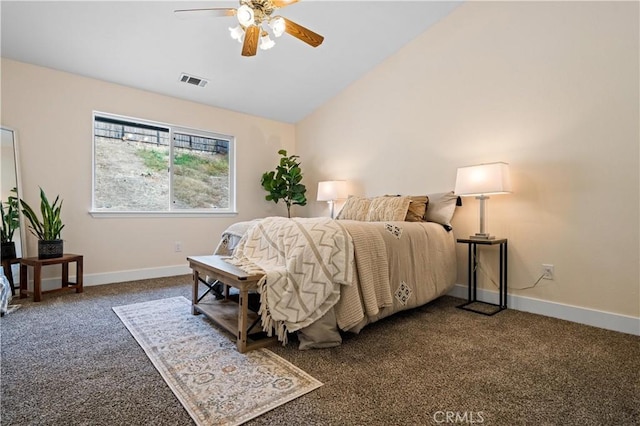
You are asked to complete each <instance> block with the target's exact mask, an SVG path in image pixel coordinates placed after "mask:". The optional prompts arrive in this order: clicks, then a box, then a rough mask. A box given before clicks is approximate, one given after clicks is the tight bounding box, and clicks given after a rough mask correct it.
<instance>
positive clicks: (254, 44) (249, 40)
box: [242, 25, 260, 56]
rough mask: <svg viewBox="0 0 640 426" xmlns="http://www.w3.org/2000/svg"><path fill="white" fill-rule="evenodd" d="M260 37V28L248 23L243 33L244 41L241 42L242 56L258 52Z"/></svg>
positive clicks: (253, 54)
mask: <svg viewBox="0 0 640 426" xmlns="http://www.w3.org/2000/svg"><path fill="white" fill-rule="evenodd" d="M259 39H260V29H259V28H258V26H257V25H250V26H248V27H247V29H246V30H245V33H244V43H243V44H242V56H255V54H256V52H258V40H259Z"/></svg>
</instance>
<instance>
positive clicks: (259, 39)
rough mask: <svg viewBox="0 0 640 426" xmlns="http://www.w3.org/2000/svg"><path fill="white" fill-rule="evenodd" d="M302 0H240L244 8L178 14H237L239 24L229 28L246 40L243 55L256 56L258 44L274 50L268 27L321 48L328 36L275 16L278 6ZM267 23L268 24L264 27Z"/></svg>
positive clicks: (240, 38) (240, 40)
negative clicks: (325, 36)
mask: <svg viewBox="0 0 640 426" xmlns="http://www.w3.org/2000/svg"><path fill="white" fill-rule="evenodd" d="M298 1H299V0H240V7H238V8H237V9H230V8H218V7H216V8H209V9H182V10H176V11H175V13H181V14H182V13H184V12H199V13H203V12H204V13H207V14H208V15H213V16H222V17H225V16H235V17H236V18H237V20H238V25H237V26H235V27H229V33H230V35H231V38H232V39H234V40H237V41H238V42H239V43H242V56H254V55H255V54H256V53H257V51H258V46H259V47H260V49H262V50H268V49H271V48H272V47H273V46H275V44H276V43H275V41H273V39H272V38H271V37H270V36H269V32H268V31H267V29H270V30H271V33H272V34H273V35H274V36H275V37H280V36H281V35H282V34H284V33H287V34H289V35H292V36H293V37H295V38H297V39H298V40H301V41H303V42H305V43H307V44H308V45H310V46H312V47H318V46H320V45H321V44H322V42H323V41H324V37H323V36H321V35H320V34H317V33H315V32H313V31H311V30H309V29H307V28H305V27H303V26H302V25H299V24H296V23H295V22H292V21H290V20H288V19H286V18H283V17H282V16H271V15H272V14H273V12H274V11H275V10H276V9H281V8H283V7H285V6H288V5H290V4H293V3H297V2H298ZM263 24H266V26H263Z"/></svg>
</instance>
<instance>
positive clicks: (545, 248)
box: [296, 2, 640, 317]
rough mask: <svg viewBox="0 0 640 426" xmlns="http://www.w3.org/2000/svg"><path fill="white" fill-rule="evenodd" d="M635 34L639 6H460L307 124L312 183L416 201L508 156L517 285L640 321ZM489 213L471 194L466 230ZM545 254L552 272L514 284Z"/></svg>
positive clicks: (501, 202)
mask: <svg viewBox="0 0 640 426" xmlns="http://www.w3.org/2000/svg"><path fill="white" fill-rule="evenodd" d="M638 31H639V25H638V3H637V2H633V3H629V2H627V3H606V2H602V3H594V2H565V3H556V2H523V3H514V2H475V3H467V4H464V5H462V6H461V7H459V8H458V9H457V10H455V11H454V12H453V13H452V14H451V15H449V16H448V17H447V18H445V19H444V20H443V21H441V22H440V23H438V24H437V25H436V26H435V27H433V28H431V29H430V30H428V31H427V32H425V33H424V34H422V35H421V36H420V37H418V38H417V39H416V40H414V41H413V42H411V43H410V44H409V45H407V46H406V47H405V48H403V49H402V50H401V51H400V52H399V53H397V54H396V55H394V56H393V57H391V58H390V59H388V60H387V61H385V62H383V63H382V64H381V65H380V66H378V67H377V68H376V69H374V70H373V71H371V72H370V73H369V74H368V75H366V76H365V77H364V78H362V79H360V80H359V81H357V82H356V83H354V84H353V85H351V86H350V87H349V88H348V89H347V90H345V91H344V92H343V93H341V94H340V95H339V96H337V97H336V98H334V99H333V100H331V101H330V102H328V103H327V104H325V105H324V106H323V107H321V108H320V109H318V110H316V111H315V112H314V113H313V114H312V115H310V116H309V117H307V118H306V119H305V120H303V121H301V122H300V123H298V125H297V126H296V144H297V153H298V154H299V155H301V157H302V160H303V163H304V166H305V170H306V173H307V182H308V183H311V186H313V185H315V182H317V181H319V180H325V179H347V180H349V181H351V183H352V193H358V194H363V195H367V196H372V195H380V194H385V193H403V194H412V195H413V194H422V193H425V192H437V191H443V190H451V189H453V188H454V184H455V175H456V168H457V167H460V166H465V165H470V164H477V163H482V162H493V161H506V162H508V163H510V168H511V173H512V180H513V186H514V193H513V194H512V195H504V196H495V197H492V198H491V200H490V201H489V231H490V232H491V233H492V234H495V235H499V236H504V237H507V238H509V285H510V286H511V288H510V294H512V295H519V296H525V297H530V298H535V299H542V300H546V301H552V302H556V303H558V304H568V305H574V306H578V307H584V308H589V309H594V310H601V311H605V312H612V313H617V314H621V315H629V316H634V317H638V316H640V292H639V276H640V272H639V260H640V242H639V232H640V230H639V223H640V219H639V206H640V200H639V196H640V195H639V194H640V188H639V180H640V179H639V155H640V154H639V138H638V131H639V118H638V117H639V113H640V111H639V107H638V90H639V87H638V85H639V83H638V79H639V71H638V64H639V58H638V55H639V54H638V51H639V43H638V33H639V32H638ZM311 192H312V193H313V194H312V196H311V197H310V198H311V199H313V198H314V196H315V195H314V194H315V188H312V191H311ZM477 208H478V205H477V201H476V200H475V199H473V198H467V199H465V200H464V206H463V207H461V208H459V209H458V211H457V213H456V216H455V219H454V226H455V232H456V235H457V236H468V235H470V234H472V233H474V232H476V231H477V228H478V224H477V218H478V210H477ZM306 211H307V213H308V214H327V208H326V204H325V203H318V202H312V203H310V205H309V207H308V208H307V210H306ZM465 250H466V246H464V247H463V246H459V247H458V261H459V262H458V283H466V277H467V272H466V258H467V256H466V251H465ZM481 260H482V264H483V265H484V269H485V270H487V271H488V274H489V275H492V274H495V273H496V269H497V268H496V266H495V256H493V255H489V254H486V251H483V254H482V255H481ZM542 263H551V264H554V265H555V275H556V279H555V280H554V281H545V280H543V281H541V282H540V283H539V284H538V286H537V287H536V288H533V289H528V290H516V289H515V288H516V287H527V286H530V285H532V284H533V282H535V280H536V279H537V278H538V277H539V276H540V273H541V272H540V270H541V264H542ZM480 275H481V277H480V279H481V280H482V281H483V282H482V285H483V287H485V288H487V289H495V288H494V287H493V286H492V285H491V284H490V283H488V280H487V279H486V278H485V274H484V273H481V274H480Z"/></svg>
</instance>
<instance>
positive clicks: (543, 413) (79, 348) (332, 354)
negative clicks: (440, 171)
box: [0, 276, 640, 425]
mask: <svg viewBox="0 0 640 426" xmlns="http://www.w3.org/2000/svg"><path fill="white" fill-rule="evenodd" d="M189 280H190V277H189V276H181V277H172V278H165V279H157V280H143V281H136V282H130V283H119V284H112V285H104V286H97V287H87V288H85V292H84V293H83V294H75V293H72V292H70V293H68V294H56V295H53V296H49V295H45V297H44V301H43V302H41V303H33V302H30V301H25V300H24V299H23V300H22V301H20V300H17V299H16V300H14V302H15V303H21V304H22V305H23V306H22V307H21V308H20V309H18V310H16V311H15V312H12V313H11V314H9V315H7V316H5V317H4V318H2V319H1V320H0V327H1V339H2V340H1V355H2V359H1V365H0V367H1V376H0V379H1V382H0V391H1V394H0V398H1V399H0V403H1V412H0V413H1V416H2V417H1V419H0V422H1V423H2V424H3V425H5V424H6V425H192V424H193V423H192V421H191V419H190V417H189V415H188V414H187V413H186V411H184V409H183V408H182V405H181V404H180V402H178V400H177V399H176V398H175V397H174V395H173V393H172V392H171V390H169V387H168V386H167V385H166V384H165V383H164V381H163V380H162V378H161V377H160V375H159V373H158V372H157V371H156V369H155V368H154V367H153V365H152V364H151V362H150V361H149V360H148V359H147V357H146V355H145V354H144V352H143V350H142V349H141V348H140V347H139V346H138V344H137V343H136V341H135V340H134V339H133V337H132V336H131V335H130V334H129V332H128V331H127V329H126V328H125V327H124V325H123V324H122V323H121V322H120V320H119V319H118V318H117V316H116V315H115V314H114V313H113V311H112V310H111V307H112V306H117V305H124V304H130V303H136V302H142V301H147V300H154V299H160V298H164V297H172V296H180V295H182V296H185V297H187V298H190V284H189ZM460 302H461V301H460V300H459V299H454V298H451V297H444V298H441V299H439V300H437V301H435V302H433V303H431V304H429V305H426V306H424V307H422V308H419V309H415V310H413V311H410V312H406V313H401V314H398V315H395V316H394V317H392V318H388V319H386V320H383V321H380V322H378V323H376V324H373V325H370V326H369V327H367V328H365V329H364V330H363V331H362V333H361V334H360V335H348V336H346V337H345V341H344V343H343V345H342V346H340V347H337V348H332V349H324V350H312V351H299V350H298V349H296V346H295V340H294V341H292V342H290V343H289V345H288V346H287V347H281V346H273V347H271V349H272V350H273V351H274V352H275V353H277V354H278V355H280V356H282V357H284V358H285V359H287V360H289V361H291V362H292V363H293V364H295V365H297V366H298V367H300V368H302V369H303V370H305V371H306V372H308V373H309V374H311V375H313V376H314V377H316V378H317V379H318V380H320V381H322V382H323V383H324V386H322V387H321V388H319V389H317V390H315V391H313V392H311V393H309V394H307V395H304V396H302V397H300V398H298V399H296V400H294V401H292V402H290V403H288V404H285V405H284V406H281V407H278V408H276V409H275V410H273V411H270V412H268V413H266V414H264V415H262V416H260V417H258V418H257V419H255V420H253V421H250V422H249V423H247V424H248V425H428V424H447V423H446V422H445V421H446V420H447V419H449V420H450V422H449V424H450V423H453V422H455V421H457V422H458V423H467V424H469V423H483V424H488V425H494V424H496V425H516V424H531V425H543V424H546V425H633V424H640V368H639V367H640V338H639V337H637V336H631V335H626V334H621V333H616V332H612V331H607V330H602V329H597V328H593V327H587V326H583V325H579V324H574V323H570V322H566V321H560V320H556V319H552V318H546V317H541V316H537V315H532V314H527V313H523V312H517V311H512V310H507V311H504V312H501V313H499V314H497V315H495V316H493V317H486V316H483V315H478V314H474V313H471V312H466V311H462V310H459V309H456V308H455V305H456V304H458V303H460ZM159 320H161V319H159ZM447 416H449V417H447Z"/></svg>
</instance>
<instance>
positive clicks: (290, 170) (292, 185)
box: [261, 149, 307, 218]
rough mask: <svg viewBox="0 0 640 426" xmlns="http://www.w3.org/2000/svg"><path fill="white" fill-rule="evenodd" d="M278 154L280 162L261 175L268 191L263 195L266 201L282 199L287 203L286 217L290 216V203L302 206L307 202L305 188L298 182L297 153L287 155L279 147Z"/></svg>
mask: <svg viewBox="0 0 640 426" xmlns="http://www.w3.org/2000/svg"><path fill="white" fill-rule="evenodd" d="M278 154H280V155H281V156H282V158H280V164H279V165H278V166H277V167H276V169H275V170H274V171H270V172H265V173H264V174H263V175H262V180H261V183H262V187H263V188H264V189H265V190H266V191H267V192H268V193H269V194H268V195H267V196H265V199H266V200H267V201H273V202H274V203H276V204H277V203H278V201H280V200H283V201H284V203H285V204H286V205H287V217H289V218H290V217H291V205H294V204H295V205H299V206H304V205H306V204H307V197H305V195H304V194H305V192H307V188H306V187H305V186H304V185H303V184H302V183H300V182H301V181H302V170H301V169H300V162H299V161H298V158H299V157H298V156H297V155H290V156H287V151H285V150H284V149H281V150H280V151H278Z"/></svg>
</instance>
